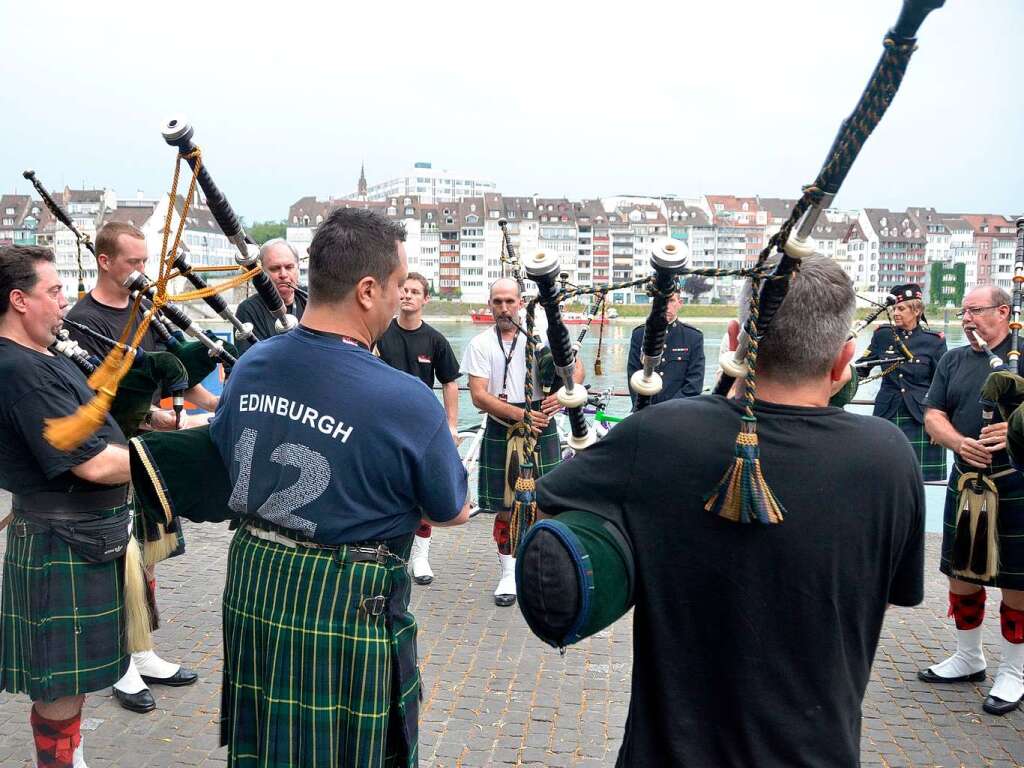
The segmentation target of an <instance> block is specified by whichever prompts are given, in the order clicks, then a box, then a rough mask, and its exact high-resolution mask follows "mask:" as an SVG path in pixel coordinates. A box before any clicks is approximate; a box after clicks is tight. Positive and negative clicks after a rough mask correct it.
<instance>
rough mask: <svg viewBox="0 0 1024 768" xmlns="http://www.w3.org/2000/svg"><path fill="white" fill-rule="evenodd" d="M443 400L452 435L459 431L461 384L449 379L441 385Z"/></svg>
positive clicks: (455, 435) (456, 434) (454, 435)
mask: <svg viewBox="0 0 1024 768" xmlns="http://www.w3.org/2000/svg"><path fill="white" fill-rule="evenodd" d="M441 400H442V401H443V402H444V412H445V415H446V416H447V417H448V429H449V431H450V432H451V433H452V437H457V436H458V433H459V384H458V382H455V381H449V382H448V383H447V384H442V385H441Z"/></svg>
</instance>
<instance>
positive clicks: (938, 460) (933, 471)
mask: <svg viewBox="0 0 1024 768" xmlns="http://www.w3.org/2000/svg"><path fill="white" fill-rule="evenodd" d="M891 421H892V423H893V424H895V425H896V426H897V427H899V428H900V429H901V430H902V431H903V434H904V435H906V436H907V440H909V441H910V447H911V448H913V449H914V455H915V456H916V457H917V463H918V464H920V465H921V474H922V475H924V479H925V480H945V479H946V449H945V447H943V446H941V445H939V444H938V443H933V442H932V439H931V438H930V437H929V436H928V433H927V432H925V429H924V424H922V423H921V422H919V421H917V420H916V419H915V418H914V417H913V416H911V415H910V411H909V410H907V406H906V405H905V404H904V403H903V402H900V404H899V407H897V409H896V415H895V416H893V417H892V419H891Z"/></svg>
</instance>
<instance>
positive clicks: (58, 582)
mask: <svg viewBox="0 0 1024 768" xmlns="http://www.w3.org/2000/svg"><path fill="white" fill-rule="evenodd" d="M123 510H124V507H118V508H116V509H112V510H107V511H105V516H112V515H115V514H120V513H122V512H123ZM18 519H19V518H18V517H17V516H15V518H14V521H13V522H12V523H11V525H10V527H9V528H8V529H7V553H6V555H5V556H4V577H3V587H2V591H3V597H2V602H3V608H2V612H3V613H2V620H0V690H6V691H10V692H11V693H27V694H28V695H29V697H30V698H31V699H32V700H33V701H54V700H55V699H59V698H61V697H62V696H76V695H78V694H81V693H88V692H90V691H98V690H100V689H102V688H107V687H109V686H111V685H113V684H114V683H115V682H117V681H118V680H119V679H120V678H121V676H122V675H123V674H124V673H125V671H126V670H127V668H128V655H127V652H126V651H125V614H124V559H123V558H122V559H118V560H112V561H110V562H108V563H87V562H86V561H84V560H83V559H82V558H80V557H79V556H78V555H76V554H75V553H74V552H73V551H72V550H71V547H69V546H68V545H67V544H66V543H65V542H64V541H63V540H61V539H60V538H58V537H57V536H55V535H54V534H52V533H36V534H30V535H27V536H26V535H19V533H20V532H19V530H18V528H19V526H18ZM23 532H24V531H21V533H23Z"/></svg>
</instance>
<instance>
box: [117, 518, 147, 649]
mask: <svg viewBox="0 0 1024 768" xmlns="http://www.w3.org/2000/svg"><path fill="white" fill-rule="evenodd" d="M124 613H125V634H126V639H127V645H128V652H129V653H138V652H139V651H148V650H150V649H151V648H152V647H153V638H152V636H151V635H150V625H151V622H152V617H151V615H150V611H149V601H148V600H147V599H146V574H145V572H144V571H143V570H142V554H141V553H140V552H139V542H138V541H136V539H135V537H134V536H132V537H131V538H129V539H128V549H126V550H125V553H124Z"/></svg>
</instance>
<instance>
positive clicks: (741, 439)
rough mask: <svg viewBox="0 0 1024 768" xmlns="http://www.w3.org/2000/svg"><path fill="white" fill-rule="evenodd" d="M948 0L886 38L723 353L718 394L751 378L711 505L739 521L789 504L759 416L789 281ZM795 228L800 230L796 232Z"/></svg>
mask: <svg viewBox="0 0 1024 768" xmlns="http://www.w3.org/2000/svg"><path fill="white" fill-rule="evenodd" d="M944 3H945V0H904V2H903V6H902V9H901V12H900V15H899V18H898V19H897V21H896V24H895V26H894V27H893V28H892V29H890V30H889V32H888V34H887V35H886V36H885V38H884V40H883V51H882V55H881V57H880V58H879V60H878V63H877V64H876V65H875V68H874V71H873V72H872V74H871V77H870V79H869V80H868V84H867V86H866V87H865V89H864V92H863V93H862V94H861V97H860V99H859V100H858V102H857V106H856V107H855V108H854V110H853V112H852V113H851V114H850V116H849V117H847V118H846V119H845V120H844V121H843V123H842V125H841V126H840V128H839V132H838V133H837V135H836V137H835V140H834V141H833V142H832V146H831V148H830V149H829V151H828V154H827V156H826V160H825V163H824V164H823V165H822V167H821V170H819V172H818V175H817V177H816V178H815V180H814V182H813V183H812V184H810V185H809V186H807V187H805V188H804V190H803V194H802V196H801V197H800V199H799V200H798V201H797V203H796V205H794V206H793V210H792V212H791V213H790V216H789V218H788V219H787V220H786V222H785V223H784V224H783V225H782V227H781V228H780V230H779V231H778V232H777V233H776V234H774V235H772V237H771V238H770V239H769V241H768V244H767V245H766V246H765V248H764V249H763V250H762V251H761V253H760V255H759V256H758V260H757V265H756V267H757V268H764V267H767V266H768V263H769V258H770V257H771V256H772V255H773V254H774V253H778V255H779V259H778V262H777V263H776V264H775V267H774V269H773V271H772V273H771V274H770V275H765V276H764V277H758V278H755V279H753V280H752V281H751V289H752V290H751V292H750V304H749V312H748V317H747V321H746V323H745V325H744V327H743V330H742V332H741V335H740V340H739V343H738V345H737V349H736V350H735V351H725V352H724V353H723V354H722V355H721V356H720V364H721V368H722V373H721V376H720V378H719V381H718V383H717V385H716V387H715V393H716V394H719V395H727V394H728V393H729V392H730V390H731V389H732V387H733V384H734V382H735V381H736V380H737V379H744V380H745V381H744V386H743V393H742V394H743V406H744V414H743V418H742V422H741V428H740V432H739V434H738V435H737V438H736V446H735V450H734V454H735V456H734V460H733V463H732V465H731V466H729V467H728V468H727V469H726V471H725V474H724V475H723V476H722V479H721V481H719V484H718V486H716V488H714V489H713V490H712V491H711V493H710V494H709V496H708V500H707V503H706V504H705V509H707V510H708V511H713V512H715V513H717V514H719V515H721V516H722V517H724V518H726V519H727V520H732V521H734V522H743V523H749V522H760V523H768V524H774V523H781V522H782V520H783V518H784V515H785V508H784V507H783V505H782V504H781V502H780V501H779V500H778V499H777V498H776V497H775V494H774V493H773V492H772V490H771V488H770V487H769V486H768V484H767V482H766V481H765V479H764V476H763V474H762V472H761V463H760V447H759V444H758V438H757V417H756V415H755V413H754V402H755V399H756V395H757V376H756V365H757V353H758V346H759V344H760V343H761V341H762V340H763V339H764V338H765V336H767V335H768V334H769V333H770V332H771V323H772V319H773V318H774V316H775V313H776V312H777V311H778V309H779V307H780V306H781V305H782V302H783V301H784V300H785V298H786V293H787V292H788V290H789V281H790V280H791V279H792V278H793V275H794V273H796V272H797V271H798V269H799V265H800V261H801V260H802V259H804V258H806V257H808V256H810V255H811V254H812V253H813V252H814V245H813V242H812V241H811V239H810V233H811V232H812V231H813V229H814V225H815V224H816V222H817V220H818V218H819V216H820V215H821V213H822V211H823V210H824V209H825V208H826V207H827V206H828V205H830V204H831V202H832V200H833V199H834V198H835V196H836V194H837V193H838V192H839V189H840V187H841V186H842V183H843V181H844V180H845V179H846V176H847V174H848V173H849V171H850V168H851V167H852V166H853V162H854V161H855V160H856V159H857V155H858V154H859V153H860V150H861V148H862V147H863V146H864V142H865V141H867V139H868V137H869V136H870V135H871V133H872V131H874V129H875V127H876V126H877V125H878V123H879V121H880V120H881V119H882V116H883V115H884V114H885V112H886V110H887V109H888V108H889V105H890V104H891V103H892V100H893V98H894V97H895V95H896V91H897V90H898V89H899V86H900V83H901V82H902V80H903V76H904V74H905V73H906V70H907V66H908V64H909V63H910V57H911V56H912V55H913V53H914V50H915V49H916V47H917V38H916V35H917V31H918V29H919V28H920V26H921V24H922V23H923V22H924V20H925V18H926V17H927V16H928V14H929V13H931V12H932V11H933V10H935V9H937V8H941V7H942V6H943V5H944ZM794 230H795V231H794Z"/></svg>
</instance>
